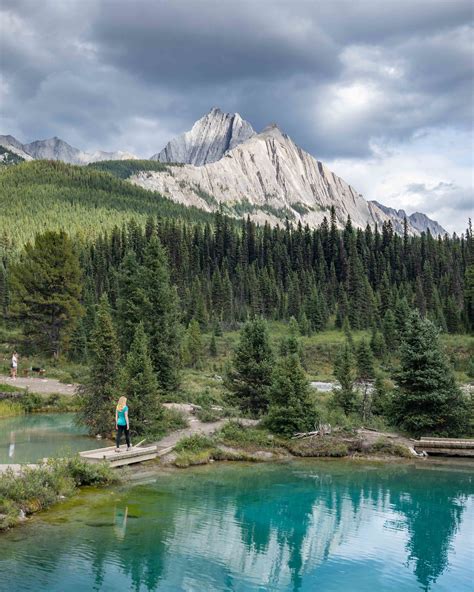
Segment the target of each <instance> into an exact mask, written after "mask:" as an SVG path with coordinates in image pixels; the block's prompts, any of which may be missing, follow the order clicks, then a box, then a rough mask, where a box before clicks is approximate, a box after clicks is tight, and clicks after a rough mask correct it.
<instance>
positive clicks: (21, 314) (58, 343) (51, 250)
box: [11, 231, 83, 356]
mask: <svg viewBox="0 0 474 592" xmlns="http://www.w3.org/2000/svg"><path fill="white" fill-rule="evenodd" d="M11 271H12V274H11V288H12V292H13V296H14V302H13V305H12V308H11V312H12V316H13V317H14V318H15V319H17V320H18V321H20V322H21V323H22V325H23V328H24V333H25V335H27V336H28V339H29V340H30V341H31V342H32V344H33V345H34V346H36V347H37V348H40V349H41V350H42V351H43V352H47V353H49V354H53V355H56V356H58V355H60V354H61V353H62V351H63V350H65V351H67V348H68V342H69V338H70V336H71V334H72V332H73V331H74V329H75V327H76V326H77V323H78V320H79V319H80V317H81V315H82V314H83V308H82V306H81V304H80V302H79V299H80V296H81V269H80V266H79V258H78V256H77V253H76V252H75V250H74V245H73V243H72V241H71V239H70V238H69V237H68V235H67V234H66V233H65V232H64V231H60V232H52V231H49V232H45V233H44V234H40V235H37V236H36V239H35V242H34V244H33V245H32V244H31V243H28V244H27V245H26V247H25V250H24V253H23V257H22V258H21V260H20V261H19V262H18V263H16V264H14V265H12V268H11Z"/></svg>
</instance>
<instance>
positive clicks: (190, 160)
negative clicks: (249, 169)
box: [150, 107, 255, 166]
mask: <svg viewBox="0 0 474 592" xmlns="http://www.w3.org/2000/svg"><path fill="white" fill-rule="evenodd" d="M254 135H255V131H254V129H253V128H252V126H251V125H250V123H248V122H247V121H245V120H243V119H242V117H241V116H240V115H239V114H238V113H224V112H223V111H221V110H220V109H219V108H218V107H213V108H212V109H211V110H210V111H209V113H208V114H207V115H205V116H204V117H202V118H201V119H199V120H198V121H196V123H195V124H194V125H193V127H192V128H191V129H190V130H189V131H187V132H185V133H184V134H181V135H180V136H177V137H176V138H173V139H172V140H171V141H170V142H168V144H167V145H166V146H165V147H164V148H163V150H161V151H160V152H158V153H157V154H154V155H153V156H152V157H151V159H150V160H158V161H160V162H180V163H186V164H193V165H196V166H201V165H204V164H208V163H210V162H216V161H218V160H220V159H221V158H222V157H223V156H224V154H225V153H226V152H227V151H228V150H232V148H235V147H236V146H238V145H239V144H241V143H242V142H245V141H246V140H248V139H249V138H251V137H252V136H254Z"/></svg>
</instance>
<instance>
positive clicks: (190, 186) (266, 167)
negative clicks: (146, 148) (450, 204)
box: [130, 118, 420, 234]
mask: <svg viewBox="0 0 474 592" xmlns="http://www.w3.org/2000/svg"><path fill="white" fill-rule="evenodd" d="M204 119H206V118H204ZM200 122H202V120H200ZM200 122H198V124H199V126H198V128H195V127H193V130H194V132H193V147H194V149H195V150H196V153H197V154H199V150H198V146H197V143H198V141H199V136H198V132H197V130H198V129H201V123H200ZM206 137H207V136H206ZM170 144H171V143H170ZM206 146H207V141H205V142H204V147H206ZM183 147H184V143H181V144H179V148H183ZM170 151H171V148H170ZM204 152H205V150H204ZM168 154H170V152H169V153H168ZM173 154H174V156H173V158H170V160H175V161H176V160H177V158H178V156H179V155H178V152H176V151H175V152H174V153H173ZM179 154H184V153H183V152H181V153H179ZM198 161H199V162H201V160H198ZM130 180H131V181H132V182H133V183H136V184H138V185H140V186H142V187H144V188H146V189H150V190H155V191H159V192H160V193H162V194H164V195H166V196H167V197H169V198H171V199H173V200H175V201H177V202H180V203H183V204H186V205H193V206H196V207H199V208H202V209H204V210H206V211H214V210H216V209H217V208H219V207H221V206H224V208H226V211H227V212H229V213H231V214H234V215H237V216H239V215H247V214H249V215H250V217H251V218H253V219H254V220H256V221H258V222H265V221H268V222H270V223H271V224H277V223H279V224H281V223H282V222H284V220H285V218H286V217H288V218H289V219H290V220H291V221H293V222H298V221H301V222H302V223H303V224H309V226H310V227H313V228H314V227H315V226H317V225H319V224H320V223H321V222H322V220H323V218H324V217H326V218H329V215H330V209H331V207H332V206H334V208H335V210H336V216H337V221H338V224H339V226H340V227H342V226H343V225H344V224H345V222H346V220H347V217H348V216H350V217H351V220H352V223H353V224H354V226H356V227H359V228H364V227H365V226H366V225H367V224H370V225H372V226H373V225H374V224H375V223H377V224H379V225H381V224H382V223H383V222H388V221H389V220H392V218H394V215H393V213H392V212H390V211H389V210H387V209H386V208H381V207H379V206H378V205H376V204H374V203H369V202H367V201H366V200H365V199H364V198H363V197H362V195H360V193H358V192H357V191H356V190H355V189H354V188H353V187H351V186H350V185H349V184H347V183H346V182H345V181H344V180H343V179H341V178H340V177H338V176H337V175H335V174H334V173H333V172H331V171H330V170H329V169H328V168H327V167H326V166H325V165H324V164H323V163H322V162H320V161H318V160H316V159H315V158H314V157H313V156H311V155H310V154H308V153H307V152H305V151H304V150H302V149H301V148H300V147H299V146H297V145H296V144H295V143H294V142H293V141H292V140H291V138H289V137H288V136H287V135H286V134H284V133H283V132H282V131H281V130H280V129H279V128H278V127H277V126H276V125H271V126H268V127H267V128H265V129H264V130H263V132H261V133H260V134H257V135H252V137H251V138H250V139H248V140H247V141H245V142H243V143H239V144H238V145H237V146H235V147H234V148H233V149H227V150H226V151H225V152H224V154H223V156H222V158H220V160H217V161H215V162H209V163H207V164H204V165H202V166H193V165H192V164H185V165H184V166H180V167H171V169H169V170H166V171H159V172H158V171H150V172H140V173H138V174H137V175H135V176H134V177H132V178H131V179H130ZM394 220H395V222H394V225H395V226H396V228H395V230H396V231H397V232H402V231H403V218H402V219H401V221H400V219H399V218H398V217H395V218H394ZM408 230H409V232H410V234H419V233H420V230H419V229H418V228H417V227H416V226H415V225H414V224H412V223H411V221H410V220H408Z"/></svg>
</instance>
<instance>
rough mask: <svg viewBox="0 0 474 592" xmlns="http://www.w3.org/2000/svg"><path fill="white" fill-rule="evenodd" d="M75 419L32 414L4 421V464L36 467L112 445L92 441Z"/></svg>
mask: <svg viewBox="0 0 474 592" xmlns="http://www.w3.org/2000/svg"><path fill="white" fill-rule="evenodd" d="M74 417H75V414H74V413H30V414H27V415H17V416H15V417H7V418H3V419H0V464H16V463H18V464H23V463H35V462H37V461H38V460H41V459H43V458H48V457H50V456H60V455H61V454H62V455H66V454H70V453H75V452H79V451H80V450H87V449H92V448H101V447H103V446H110V445H111V442H108V441H107V440H96V439H95V438H90V437H88V436H87V435H86V431H85V429H84V428H83V427H80V426H78V425H76V423H75V421H74Z"/></svg>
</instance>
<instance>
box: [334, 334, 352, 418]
mask: <svg viewBox="0 0 474 592" xmlns="http://www.w3.org/2000/svg"><path fill="white" fill-rule="evenodd" d="M334 376H335V377H336V379H337V380H338V382H339V384H340V388H338V389H335V390H334V392H333V400H334V403H335V404H336V405H338V406H339V407H341V408H342V409H343V410H344V413H346V414H349V413H351V412H352V411H354V409H355V408H356V404H357V401H356V396H355V393H354V381H355V371H354V356H353V354H352V348H351V345H350V343H349V341H348V340H346V343H345V344H344V345H343V346H342V348H340V350H339V351H338V353H337V355H336V359H335V361H334Z"/></svg>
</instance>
